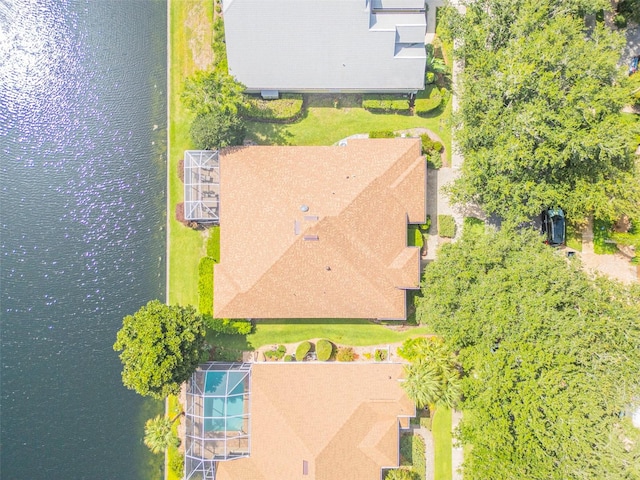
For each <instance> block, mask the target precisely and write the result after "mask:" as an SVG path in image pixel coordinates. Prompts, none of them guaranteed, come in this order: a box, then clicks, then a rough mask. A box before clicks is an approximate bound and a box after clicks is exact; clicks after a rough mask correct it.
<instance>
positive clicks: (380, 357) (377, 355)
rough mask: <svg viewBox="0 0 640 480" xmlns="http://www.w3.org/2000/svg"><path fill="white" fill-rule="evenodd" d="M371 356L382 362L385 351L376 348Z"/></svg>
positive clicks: (385, 354)
mask: <svg viewBox="0 0 640 480" xmlns="http://www.w3.org/2000/svg"><path fill="white" fill-rule="evenodd" d="M373 358H374V359H375V361H376V362H384V361H385V360H386V359H387V351H386V350H381V349H377V350H376V352H375V354H374V356H373Z"/></svg>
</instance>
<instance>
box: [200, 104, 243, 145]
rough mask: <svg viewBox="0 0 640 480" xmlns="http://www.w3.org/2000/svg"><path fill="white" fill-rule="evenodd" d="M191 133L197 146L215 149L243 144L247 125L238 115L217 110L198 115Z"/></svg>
mask: <svg viewBox="0 0 640 480" xmlns="http://www.w3.org/2000/svg"><path fill="white" fill-rule="evenodd" d="M189 133H190V134H191V140H193V143H194V145H195V147H196V148H198V149H201V150H213V149H216V148H224V147H228V146H231V145H242V143H243V141H244V137H245V135H246V133H247V127H246V125H245V123H244V122H243V121H242V119H241V118H240V117H238V115H236V114H234V113H225V112H221V111H216V112H212V113H204V114H201V115H198V116H196V118H195V119H194V120H193V123H192V124H191V128H190V130H189Z"/></svg>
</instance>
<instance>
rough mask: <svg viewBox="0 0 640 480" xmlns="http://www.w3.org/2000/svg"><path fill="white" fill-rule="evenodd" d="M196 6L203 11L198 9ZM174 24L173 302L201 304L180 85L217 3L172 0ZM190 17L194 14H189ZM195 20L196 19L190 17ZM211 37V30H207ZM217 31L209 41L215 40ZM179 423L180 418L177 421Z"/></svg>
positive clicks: (186, 116)
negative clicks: (184, 178)
mask: <svg viewBox="0 0 640 480" xmlns="http://www.w3.org/2000/svg"><path fill="white" fill-rule="evenodd" d="M194 12H198V13H201V12H204V14H196V15H194ZM169 16H170V18H169V22H170V25H169V28H170V47H169V48H170V49H171V53H170V63H171V64H170V68H169V72H170V77H169V95H170V97H169V115H170V117H169V144H170V145H169V147H170V148H169V157H168V158H167V165H168V182H169V185H168V187H169V188H168V196H169V199H168V212H167V215H168V218H169V225H168V232H167V234H168V238H167V242H168V243H167V245H168V246H169V265H168V268H169V278H168V289H169V298H168V299H167V302H168V303H169V304H179V305H197V304H198V262H199V261H200V257H201V256H202V255H203V254H204V252H205V248H204V242H203V236H202V234H201V233H200V232H197V231H194V230H191V229H189V228H187V227H185V226H184V225H182V224H180V223H178V222H177V221H176V219H175V211H176V204H177V203H179V202H181V201H182V199H183V196H184V191H183V184H182V182H181V181H180V179H179V178H178V173H177V172H178V162H179V161H180V160H181V159H182V158H183V156H184V151H185V150H188V149H189V148H191V147H192V145H191V140H190V138H189V125H190V123H191V115H190V113H189V112H188V111H187V110H186V109H185V108H184V107H183V106H182V103H181V102H180V91H181V90H182V83H183V81H184V79H185V78H186V77H187V76H189V75H190V74H191V73H193V72H194V71H195V70H196V65H195V63H194V60H193V51H192V44H191V42H194V36H193V35H192V29H193V28H194V27H195V25H193V18H196V19H198V21H199V22H200V25H202V26H203V30H204V31H205V32H212V31H213V27H212V24H213V5H212V4H211V3H210V2H209V1H207V0H198V1H190V2H185V1H179V0H173V1H171V0H170V3H169ZM188 18H190V19H191V20H188ZM190 22H191V23H190ZM205 37H206V35H205ZM211 38H212V35H210V36H209V38H205V39H204V41H206V42H208V43H209V44H210V43H211ZM177 403H178V401H177V398H176V397H173V396H172V397H169V411H168V414H169V415H171V416H172V417H173V416H175V415H174V414H173V413H172V412H174V411H175V410H176V409H179V406H178V405H177ZM174 429H177V422H176V423H175V424H174ZM177 452H178V451H177V449H176V448H170V449H169V450H168V451H167V461H168V462H170V461H171V459H172V458H173V457H174V456H175V455H176V454H177ZM166 478H167V480H178V479H179V478H180V477H178V476H177V475H175V474H174V473H173V472H172V471H171V469H168V471H167V472H166Z"/></svg>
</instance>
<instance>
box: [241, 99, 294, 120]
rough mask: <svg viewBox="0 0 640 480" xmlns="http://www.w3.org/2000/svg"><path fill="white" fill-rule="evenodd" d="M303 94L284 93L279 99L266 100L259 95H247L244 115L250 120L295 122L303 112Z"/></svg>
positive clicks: (243, 110) (243, 109)
mask: <svg viewBox="0 0 640 480" xmlns="http://www.w3.org/2000/svg"><path fill="white" fill-rule="evenodd" d="M302 103H303V102H302V95H300V94H294V93H289V94H286V93H285V94H283V95H282V96H281V97H280V98H279V99H277V100H264V99H263V98H260V97H257V96H247V102H246V105H244V106H243V108H242V116H243V117H244V118H246V119H249V120H258V121H260V120H268V121H270V122H273V121H275V122H282V123H289V122H294V121H295V120H297V119H298V118H299V117H300V114H301V113H302Z"/></svg>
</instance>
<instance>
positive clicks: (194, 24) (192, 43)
mask: <svg viewBox="0 0 640 480" xmlns="http://www.w3.org/2000/svg"><path fill="white" fill-rule="evenodd" d="M210 18H211V17H210V14H209V12H207V8H206V7H205V4H203V3H202V2H193V3H192V4H191V5H190V7H189V13H188V14H187V19H186V20H185V22H184V24H185V27H186V28H187V29H188V31H189V50H191V57H192V58H193V63H194V65H195V66H196V68H197V69H198V70H205V69H207V68H208V67H209V66H210V65H211V64H212V63H213V48H212V42H213V25H212V24H211V20H210Z"/></svg>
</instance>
